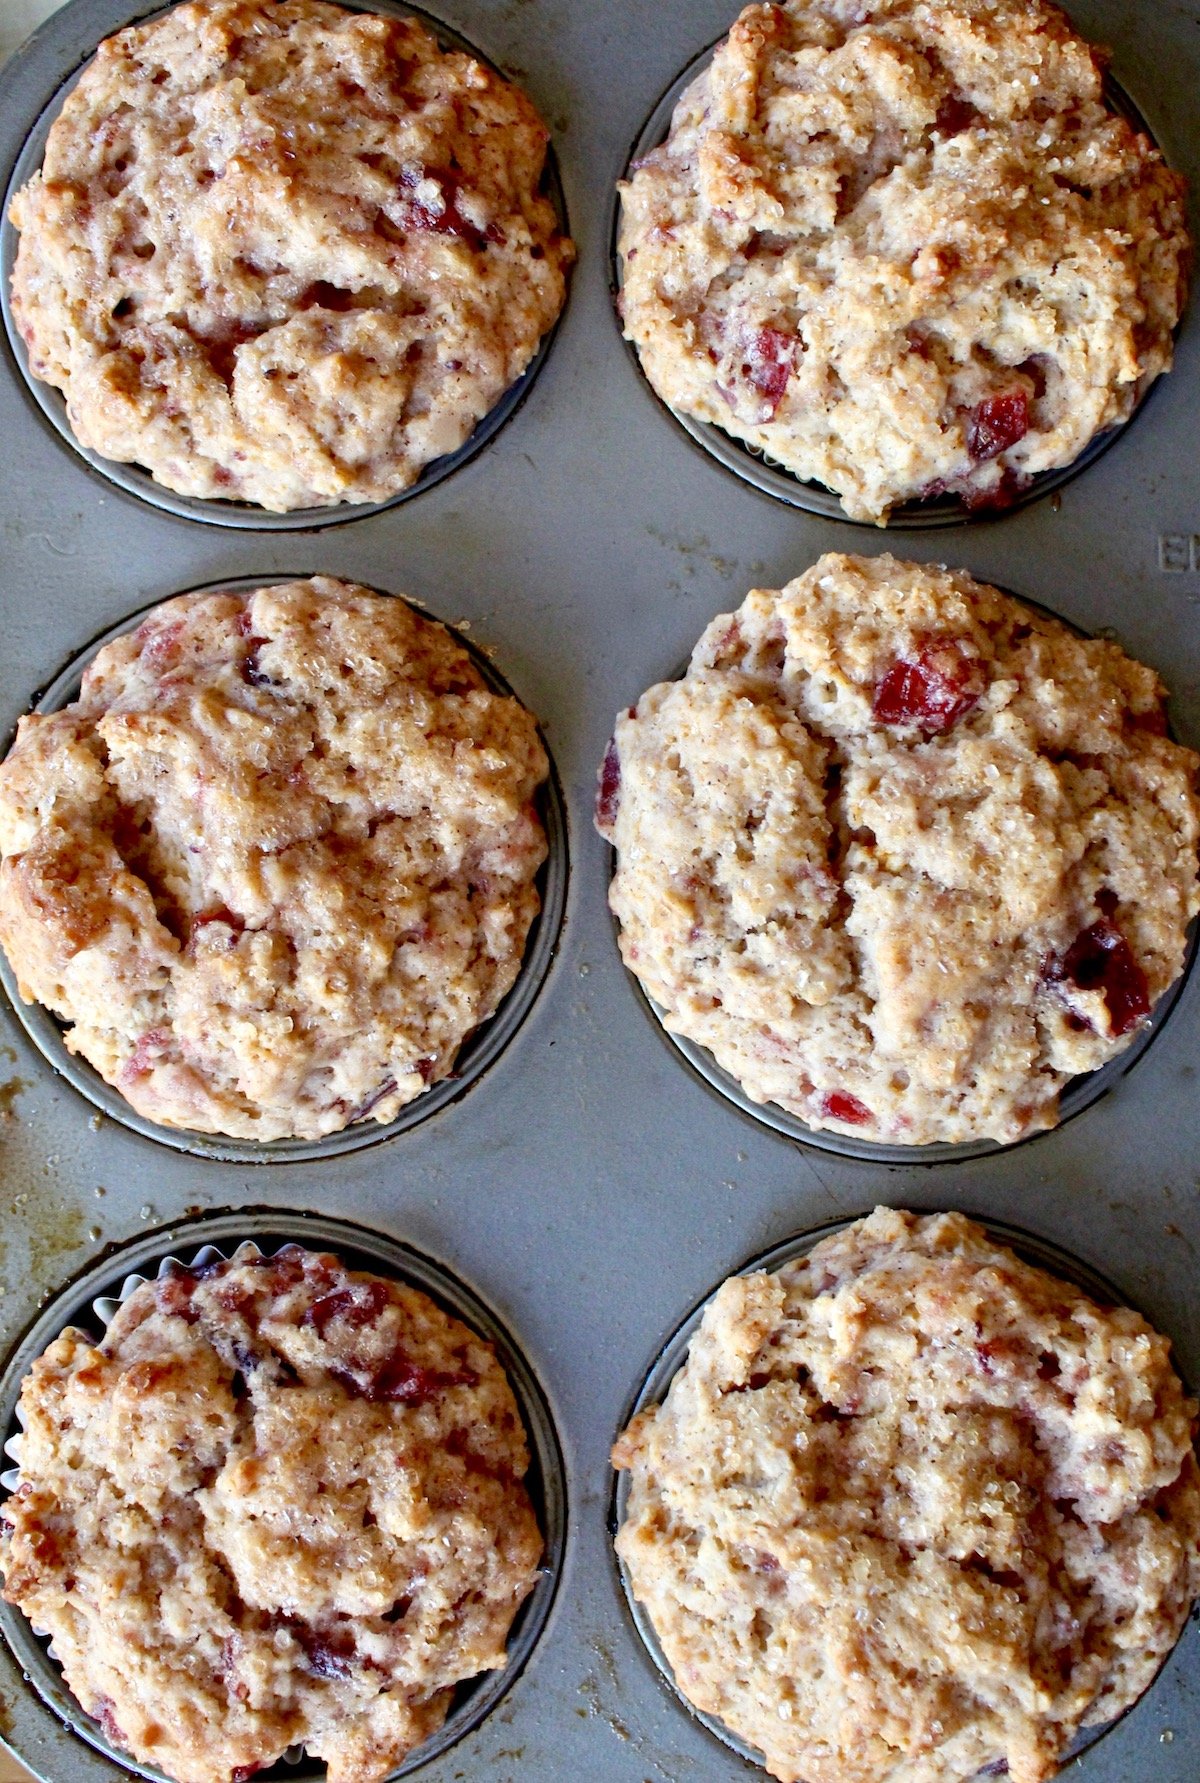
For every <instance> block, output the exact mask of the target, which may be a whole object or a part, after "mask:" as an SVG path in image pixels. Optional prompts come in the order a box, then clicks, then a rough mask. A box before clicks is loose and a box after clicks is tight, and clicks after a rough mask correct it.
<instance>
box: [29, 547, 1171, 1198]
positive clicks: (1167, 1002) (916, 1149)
mask: <svg viewBox="0 0 1200 1783" xmlns="http://www.w3.org/2000/svg"><path fill="white" fill-rule="evenodd" d="M977 580H979V581H986V585H987V586H988V587H990V588H996V589H998V590H999V592H1000V593H1001V594H1003V595H1006V596H1007V597H1008V599H1009V600H1014V601H1017V602H1018V603H1019V604H1020V605H1021V606H1023V607H1030V608H1031V609H1032V610H1033V611H1034V612H1035V613H1040V614H1041V615H1043V616H1044V617H1045V618H1047V619H1052V620H1053V621H1054V622H1055V624H1056V625H1061V626H1064V627H1065V628H1066V630H1067V631H1069V632H1073V633H1074V634H1075V636H1076V637H1079V638H1086V637H1089V636H1091V635H1092V634H1091V633H1089V632H1086V631H1085V630H1084V629H1083V627H1082V626H1079V625H1076V624H1075V623H1074V622H1073V621H1072V620H1070V619H1066V618H1064V617H1063V615H1062V614H1061V613H1056V612H1055V611H1054V609H1053V607H1048V606H1046V605H1045V603H1044V602H1043V601H1036V600H1031V599H1030V597H1029V596H1028V595H1027V594H1017V593H1016V592H1015V591H1014V590H1013V589H1011V588H1006V587H1005V586H1004V585H1003V583H1000V582H994V581H990V580H987V579H986V578H985V577H983V576H982V575H980V576H979V577H977ZM1104 635H1105V636H1108V635H1110V634H1108V633H1105V634H1104ZM690 662H691V656H690V654H689V655H688V656H687V657H686V658H685V659H684V661H683V662H682V663H681V664H680V665H679V667H678V668H677V669H676V671H675V673H674V674H673V675H672V676H671V677H670V679H671V680H672V681H682V680H683V678H684V677H685V675H686V674H687V671H688V666H689V664H690ZM1167 692H1168V695H1169V694H1170V689H1169V688H1168V690H1167ZM1168 734H1169V735H1170V736H1171V737H1172V739H1174V740H1176V741H1177V740H1178V739H1177V738H1175V729H1174V726H1173V725H1170V724H1168ZM608 852H609V879H610V881H611V879H612V878H613V877H614V876H615V874H616V871H617V851H616V849H615V848H614V847H613V846H612V844H611V843H609V844H608ZM610 919H611V924H612V932H613V942H614V946H617V948H618V952H619V951H620V949H619V940H620V934H621V925H620V923H619V922H618V920H617V918H616V916H615V915H613V914H612V913H611V911H610ZM1198 951H1200V917H1193V918H1192V921H1191V922H1190V923H1189V924H1188V929H1187V937H1186V940H1185V942H1184V951H1183V964H1182V965H1181V967H1180V969H1179V976H1178V977H1177V978H1176V979H1175V980H1174V981H1173V982H1172V983H1171V984H1169V985H1168V986H1167V988H1166V990H1165V991H1164V992H1163V994H1162V996H1161V997H1160V998H1159V999H1158V1001H1157V1003H1155V1005H1154V1007H1153V1008H1152V1009H1151V1011H1150V1014H1149V1015H1148V1016H1147V1017H1146V1020H1145V1021H1144V1022H1143V1023H1142V1024H1141V1026H1140V1027H1139V1028H1138V1029H1137V1031H1136V1033H1135V1034H1134V1037H1133V1039H1132V1040H1131V1041H1130V1043H1129V1044H1128V1046H1126V1047H1125V1048H1124V1049H1123V1050H1122V1051H1121V1052H1119V1053H1117V1055H1116V1056H1115V1058H1111V1059H1109V1061H1108V1063H1107V1064H1105V1065H1101V1066H1100V1068H1099V1069H1098V1070H1096V1071H1085V1072H1081V1073H1080V1075H1079V1076H1077V1077H1071V1078H1068V1080H1067V1082H1066V1083H1065V1084H1064V1085H1063V1087H1062V1090H1061V1091H1060V1093H1059V1099H1058V1119H1057V1121H1056V1122H1055V1123H1054V1125H1053V1126H1052V1127H1039V1128H1037V1129H1036V1130H1035V1131H1034V1132H1032V1133H1023V1134H1022V1135H1021V1137H1020V1138H1019V1139H1010V1140H1007V1141H1000V1140H998V1139H964V1140H960V1141H959V1142H957V1143H953V1144H952V1143H947V1142H938V1143H935V1144H931V1145H889V1144H887V1143H886V1142H885V1141H884V1140H876V1139H860V1138H856V1137H854V1136H853V1135H851V1134H849V1133H835V1132H832V1131H830V1130H829V1129H827V1128H823V1127H810V1126H809V1125H808V1123H807V1121H804V1120H802V1119H801V1118H800V1116H799V1115H798V1114H792V1113H791V1112H790V1111H789V1110H788V1109H786V1108H783V1107H781V1106H780V1104H779V1103H778V1102H756V1101H755V1100H754V1099H753V1097H752V1096H750V1095H749V1094H748V1093H747V1092H746V1090H745V1089H743V1087H742V1085H741V1083H740V1082H739V1081H738V1079H737V1078H736V1077H734V1075H733V1073H732V1072H730V1071H727V1070H726V1069H725V1067H724V1066H723V1065H720V1064H718V1063H717V1060H716V1058H715V1057H714V1056H713V1054H712V1053H711V1052H710V1051H709V1050H708V1048H707V1047H706V1046H702V1045H701V1044H700V1042H699V1041H698V1040H691V1039H689V1038H688V1037H687V1036H686V1035H684V1034H676V1033H674V1032H673V1031H672V1030H671V1029H670V1028H668V1026H667V1014H668V1012H667V1010H666V1009H664V1008H663V1006H662V1005H661V1004H660V1003H658V1002H656V1001H655V999H654V998H653V997H652V996H651V995H650V994H649V992H648V991H647V990H646V989H645V988H644V986H643V985H642V983H641V980H640V979H639V978H638V976H637V974H636V973H635V972H634V971H632V970H631V968H630V967H628V966H625V974H626V976H627V978H628V979H629V981H630V983H631V984H632V986H633V988H634V990H635V992H636V993H637V998H638V1002H639V1003H640V1005H641V1007H642V1009H643V1010H644V1011H645V1013H646V1014H647V1016H648V1017H649V1018H650V1019H651V1020H652V1021H653V1023H654V1025H655V1027H656V1028H657V1030H658V1032H659V1033H660V1034H661V1035H662V1036H663V1038H664V1039H665V1040H666V1041H667V1042H668V1043H669V1045H670V1047H671V1049H672V1051H673V1052H674V1053H675V1054H676V1056H677V1057H678V1058H680V1059H682V1060H683V1062H684V1064H685V1065H686V1066H687V1067H689V1068H690V1070H691V1071H692V1072H694V1074H695V1075H696V1076H697V1077H698V1078H699V1079H700V1080H701V1082H702V1083H703V1084H704V1085H705V1086H706V1087H707V1088H708V1089H709V1090H711V1091H712V1092H714V1094H716V1095H718V1096H720V1097H721V1098H722V1099H723V1100H724V1101H726V1102H730V1103H732V1104H733V1106H734V1107H735V1108H737V1109H739V1110H740V1112H741V1113H742V1114H744V1115H747V1116H748V1117H749V1118H750V1119H751V1120H753V1121H757V1122H758V1123H759V1125H760V1126H764V1127H770V1128H771V1129H772V1130H773V1131H774V1132H776V1133H782V1134H783V1135H784V1136H785V1137H786V1138H788V1139H794V1140H796V1141H797V1143H798V1144H800V1145H806V1146H812V1147H814V1148H815V1149H816V1150H818V1151H825V1152H832V1153H833V1154H834V1155H835V1156H837V1157H840V1158H853V1159H855V1160H856V1161H858V1162H860V1163H864V1164H963V1163H968V1162H969V1161H970V1160H972V1159H974V1158H987V1157H993V1156H995V1155H996V1154H997V1153H999V1152H1003V1151H1012V1150H1013V1149H1014V1147H1016V1146H1018V1145H1031V1144H1033V1143H1034V1142H1035V1141H1037V1140H1039V1139H1046V1138H1048V1137H1049V1136H1050V1135H1051V1134H1053V1133H1057V1132H1059V1131H1060V1130H1061V1129H1062V1128H1063V1127H1064V1126H1065V1125H1066V1124H1067V1122H1068V1121H1072V1120H1075V1119H1076V1117H1077V1116H1079V1115H1081V1114H1083V1113H1084V1111H1085V1110H1086V1109H1089V1108H1092V1107H1094V1105H1095V1104H1096V1103H1097V1102H1099V1101H1101V1100H1102V1099H1103V1098H1104V1097H1105V1096H1107V1095H1109V1094H1111V1092H1112V1091H1113V1090H1115V1089H1116V1088H1117V1086H1118V1084H1119V1083H1120V1082H1121V1079H1122V1078H1123V1077H1125V1076H1126V1075H1127V1073H1128V1072H1130V1071H1132V1070H1133V1068H1134V1066H1135V1065H1137V1064H1139V1063H1140V1061H1141V1060H1142V1059H1143V1058H1144V1057H1145V1055H1146V1052H1147V1050H1148V1049H1149V1047H1150V1046H1151V1045H1152V1043H1153V1042H1154V1040H1155V1039H1156V1038H1157V1037H1158V1035H1159V1034H1160V1033H1161V1032H1162V1030H1163V1028H1164V1027H1165V1026H1166V1023H1167V1019H1168V1017H1169V1016H1170V1014H1171V1012H1172V1010H1173V1009H1174V1008H1175V1005H1176V1004H1177V1003H1178V1001H1179V999H1180V997H1181V996H1182V995H1183V992H1184V989H1185V988H1186V986H1187V983H1188V980H1189V979H1190V977H1191V973H1192V967H1193V966H1194V965H1195V962H1196V955H1197V952H1198ZM3 963H4V962H3V957H2V956H0V977H2V976H3V972H2V968H3ZM622 963H623V962H622Z"/></svg>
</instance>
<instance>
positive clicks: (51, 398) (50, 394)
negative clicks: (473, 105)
mask: <svg viewBox="0 0 1200 1783" xmlns="http://www.w3.org/2000/svg"><path fill="white" fill-rule="evenodd" d="M176 3H177V0H172V5H169V6H160V7H157V8H155V9H154V10H153V11H152V12H148V13H147V12H143V11H142V9H141V7H140V6H139V5H138V4H137V3H136V0H130V3H129V5H128V7H127V9H126V12H125V14H124V16H122V17H120V18H118V19H117V20H116V21H115V22H114V23H112V24H111V25H110V26H109V28H108V30H107V31H106V32H105V34H104V35H105V36H111V35H112V34H113V33H114V32H116V31H122V30H124V29H125V28H126V26H128V25H133V24H138V25H143V24H149V23H150V22H151V21H152V20H154V19H156V18H161V17H162V16H163V14H164V13H167V12H170V11H171V10H172V8H173V5H174V4H176ZM340 3H341V4H346V3H347V0H340ZM348 10H350V11H352V12H378V13H383V14H386V15H387V16H388V17H390V18H402V19H407V18H415V19H416V20H417V22H418V23H419V24H421V25H423V26H424V27H425V29H426V30H427V31H428V32H429V33H430V35H431V36H432V37H434V38H435V39H436V40H437V43H438V45H439V46H440V48H442V49H443V50H459V51H461V52H462V53H464V54H465V55H468V56H471V57H473V58H474V60H475V61H477V62H478V63H480V65H481V66H482V67H484V68H486V69H488V70H489V71H490V72H491V73H492V74H494V75H496V76H497V78H499V79H501V80H504V81H505V82H507V83H508V84H509V85H512V84H513V80H512V77H511V76H509V75H506V74H505V73H504V71H503V69H502V68H500V66H499V65H498V64H497V63H496V62H493V61H492V60H491V58H490V57H489V56H486V55H484V53H483V51H482V50H480V49H478V48H477V47H476V45H475V44H473V43H472V42H471V41H470V39H469V38H466V37H464V36H463V35H462V34H461V33H460V32H459V31H456V30H455V29H454V28H453V27H452V26H450V25H447V24H444V23H443V22H442V20H441V19H439V18H435V17H434V15H433V14H432V13H428V12H425V11H424V10H423V9H422V8H421V7H420V6H409V5H407V4H404V3H402V0H349V4H348ZM52 26H53V21H51V22H50V23H49V24H48V25H47V26H46V27H44V29H46V30H50V29H51V28H52ZM99 41H100V40H99V39H97V40H96V45H94V46H93V47H97V46H98V43H99ZM90 60H91V57H89V58H88V61H89V62H90ZM86 66H87V63H85V64H83V66H80V67H74V68H73V70H72V72H71V73H70V74H69V75H68V76H67V78H66V79H65V80H63V82H62V84H61V85H60V86H59V87H58V88H57V89H56V90H55V91H54V92H52V93H47V94H46V96H45V101H44V105H43V109H42V110H41V112H40V114H39V115H38V116H37V117H36V118H35V119H32V120H31V122H30V131H29V135H28V137H27V138H26V141H25V146H24V147H23V149H22V150H21V152H20V154H19V155H18V157H17V159H16V161H15V163H14V164H13V167H12V170H11V173H10V175H9V178H8V183H7V189H6V191H5V194H4V203H3V210H2V215H0V311H2V313H3V317H4V327H5V331H6V333H7V336H8V345H9V350H10V351H11V353H12V356H13V359H14V360H15V362H16V365H17V367H18V369H19V371H20V373H21V377H22V379H23V381H24V384H25V386H26V389H27V391H28V394H29V396H30V399H31V400H32V402H33V404H34V406H35V407H36V409H37V410H38V412H39V414H40V415H41V417H42V419H43V420H44V421H45V423H46V425H47V426H48V427H49V428H50V430H51V431H52V432H53V433H54V434H55V435H56V436H57V437H58V439H59V440H60V441H61V442H62V443H63V444H64V445H65V446H66V447H67V448H68V449H69V450H70V451H71V452H72V453H73V454H74V455H75V456H76V457H77V458H78V459H80V460H82V462H83V464H85V465H86V466H87V467H88V468H89V469H90V470H91V471H93V472H95V473H96V474H97V475H98V476H101V477H103V478H104V479H105V481H106V482H108V483H111V484H114V485H115V486H116V487H117V488H118V489H122V490H124V491H125V493H126V494H127V495H131V496H134V497H136V498H137V499H138V500H139V501H143V502H146V503H147V504H148V505H149V506H151V507H154V508H158V509H160V510H161V511H162V512H164V513H167V514H176V515H178V516H179V517H181V518H182V519H185V520H197V521H200V522H201V523H203V524H206V525H209V526H219V527H225V528H230V529H234V530H238V531H247V532H250V531H252V532H315V531H317V530H319V529H324V528H325V527H330V526H344V525H347V524H348V523H349V522H351V521H353V520H365V519H368V518H369V517H370V516H371V515H373V514H382V513H384V512H386V511H387V509H389V508H395V507H399V506H400V505H401V504H402V503H404V502H407V501H411V500H412V499H413V498H414V497H415V496H418V495H421V494H423V493H424V492H425V490H427V489H433V488H435V487H436V485H437V484H438V483H441V482H444V481H445V479H446V478H447V477H449V476H452V475H453V474H454V472H455V471H456V470H459V469H460V468H461V467H462V466H463V465H464V464H467V463H468V462H469V461H470V460H471V459H472V458H475V457H476V456H477V455H478V453H479V452H481V451H482V450H483V448H484V447H485V446H486V445H489V444H490V443H491V441H492V440H493V439H495V437H496V435H497V434H498V433H499V432H500V430H501V428H502V427H503V426H504V425H505V423H506V422H508V421H509V420H511V419H512V417H513V415H515V414H516V412H517V410H518V409H519V408H520V407H521V405H522V403H523V402H524V401H525V398H526V397H527V396H528V395H529V392H530V390H531V389H532V387H533V384H534V381H535V380H536V378H537V376H538V373H539V372H540V371H541V369H542V366H543V365H544V364H545V362H546V359H547V356H548V355H549V352H550V348H551V346H552V344H553V341H554V337H555V335H556V334H557V332H558V328H559V325H560V323H561V321H562V316H563V313H564V312H565V307H566V306H565V303H564V307H563V311H560V313H559V315H558V317H557V318H556V319H555V321H554V322H553V323H552V324H551V326H550V327H549V328H548V329H547V331H546V333H545V334H544V335H543V336H542V338H541V340H540V342H539V343H538V349H537V352H536V353H535V354H534V356H533V358H532V359H531V360H530V362H529V364H528V365H527V366H526V368H525V370H524V371H523V372H522V374H521V376H520V377H519V378H518V379H517V381H516V382H515V383H514V384H510V385H509V387H508V389H507V390H506V391H505V392H504V394H503V395H502V396H501V397H500V399H499V401H498V402H496V403H495V404H494V405H493V407H492V408H490V409H489V410H488V412H487V414H486V415H484V416H483V418H482V419H481V420H480V421H479V422H478V423H477V424H476V426H475V430H474V432H473V433H472V434H471V436H470V438H469V439H468V440H465V441H464V442H463V444H462V445H461V446H459V447H458V449H457V451H454V452H449V453H447V454H446V455H445V457H443V458H437V459H434V460H433V461H432V463H430V464H428V465H426V467H425V469H424V470H423V471H422V472H421V475H420V476H419V477H418V478H417V480H416V482H415V483H413V484H411V485H410V486H409V488H407V489H401V490H399V491H398V492H397V493H396V494H395V495H392V496H389V497H388V498H387V500H386V501H377V502H361V503H353V502H342V503H339V504H336V505H335V506H333V507H327V508H326V507H316V508H293V509H292V510H291V511H290V512H289V513H286V514H273V513H271V512H270V511H269V510H268V509H266V508H260V507H256V506H255V505H254V503H252V502H238V501H216V500H212V499H206V498H202V497H200V496H193V495H178V494H176V493H175V491H174V490H172V489H167V488H165V487H164V486H163V485H162V484H161V483H156V482H155V480H154V478H153V477H152V476H151V475H150V473H149V472H148V471H144V470H142V469H141V468H140V466H138V465H136V464H124V463H120V462H118V461H117V460H115V459H112V458H104V457H102V456H101V455H100V453H98V452H93V451H92V450H91V449H90V447H87V446H84V445H81V443H80V442H79V440H77V439H76V437H75V434H74V432H73V431H72V428H71V424H70V422H69V420H68V419H67V405H66V401H65V399H64V397H63V395H62V392H61V391H60V390H58V389H56V388H55V387H54V386H53V385H51V384H47V383H45V382H43V380H41V379H40V378H36V377H34V375H33V372H32V370H31V369H30V364H29V352H28V349H27V348H26V345H25V342H24V340H23V339H22V338H21V333H20V330H19V329H18V328H17V325H16V320H15V318H14V315H13V310H12V295H11V288H12V272H13V267H14V265H15V264H16V258H17V243H18V239H19V233H18V231H17V230H16V229H15V228H14V227H13V225H12V223H11V222H9V220H8V208H9V204H10V202H11V200H12V198H13V196H14V194H15V193H16V192H17V191H18V190H19V189H20V188H21V187H22V186H23V185H24V184H25V183H26V181H28V180H29V179H30V178H31V177H32V176H33V174H34V173H36V172H37V170H38V168H39V167H40V166H41V165H42V160H43V158H44V156H45V152H46V139H47V137H48V136H49V134H50V128H51V126H52V124H53V123H54V121H55V119H56V118H57V117H58V114H59V112H60V111H61V110H62V106H63V102H64V100H65V99H66V98H67V96H68V94H69V93H70V92H71V91H72V90H73V88H74V87H75V86H76V84H77V83H78V81H79V77H80V75H81V74H82V73H83V68H84V67H86ZM0 177H3V176H2V175H0ZM542 191H543V193H544V195H545V196H546V197H547V198H548V199H549V200H550V203H551V205H552V206H553V208H554V215H555V219H556V221H557V224H558V228H559V230H560V232H561V233H562V234H563V235H569V234H570V225H569V222H568V218H567V203H566V195H565V193H564V191H563V184H562V179H561V177H560V174H559V169H558V161H557V158H556V156H555V153H554V145H553V143H552V142H548V143H547V147H546V165H545V170H544V172H543V174H542ZM568 296H569V288H568Z"/></svg>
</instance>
